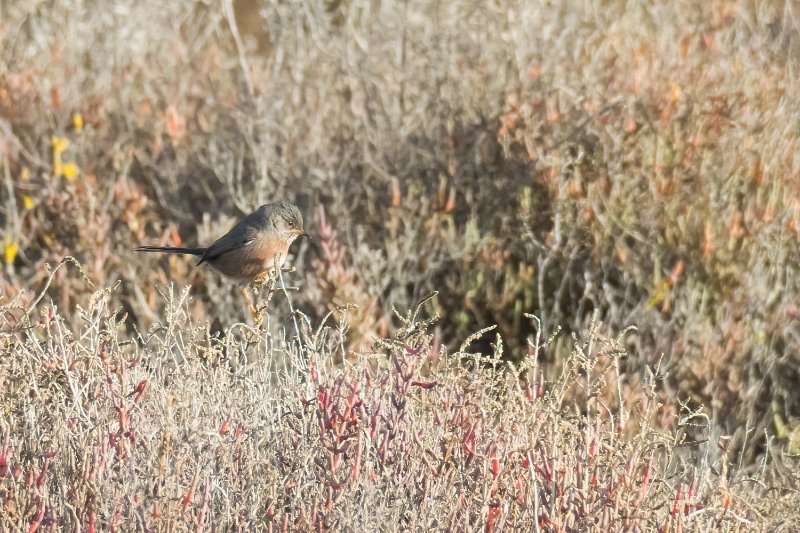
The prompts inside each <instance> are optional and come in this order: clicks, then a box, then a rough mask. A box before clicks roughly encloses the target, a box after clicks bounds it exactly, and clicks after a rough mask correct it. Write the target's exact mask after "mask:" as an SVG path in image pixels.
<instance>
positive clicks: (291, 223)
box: [286, 220, 294, 228]
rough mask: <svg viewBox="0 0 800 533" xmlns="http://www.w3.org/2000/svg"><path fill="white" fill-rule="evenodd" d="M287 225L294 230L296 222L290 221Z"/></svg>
mask: <svg viewBox="0 0 800 533" xmlns="http://www.w3.org/2000/svg"><path fill="white" fill-rule="evenodd" d="M286 225H287V226H289V227H290V228H293V227H294V222H292V221H291V220H289V221H288V222H286Z"/></svg>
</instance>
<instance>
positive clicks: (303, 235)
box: [298, 231, 311, 241]
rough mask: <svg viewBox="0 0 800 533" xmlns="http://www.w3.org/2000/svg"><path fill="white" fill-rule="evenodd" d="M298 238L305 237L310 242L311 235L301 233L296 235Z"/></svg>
mask: <svg viewBox="0 0 800 533" xmlns="http://www.w3.org/2000/svg"><path fill="white" fill-rule="evenodd" d="M298 237H306V238H308V240H309V241H310V240H311V235H309V234H308V233H306V232H305V231H304V232H303V233H301V234H300V235H298Z"/></svg>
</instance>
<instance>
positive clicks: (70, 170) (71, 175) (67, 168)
mask: <svg viewBox="0 0 800 533" xmlns="http://www.w3.org/2000/svg"><path fill="white" fill-rule="evenodd" d="M79 173H80V170H79V169H78V165H76V164H75V163H73V162H72V161H70V162H69V163H65V164H64V168H63V174H64V177H65V178H67V179H68V180H74V179H75V178H77V177H78V174H79Z"/></svg>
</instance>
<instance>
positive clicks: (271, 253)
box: [134, 202, 310, 286]
mask: <svg viewBox="0 0 800 533" xmlns="http://www.w3.org/2000/svg"><path fill="white" fill-rule="evenodd" d="M298 237H309V235H308V234H307V233H306V232H305V231H304V230H303V216H302V215H301V214H300V210H299V209H297V206H295V205H292V204H288V203H283V202H280V203H275V204H266V205H262V206H261V207H259V208H258V210H256V211H255V212H254V213H250V214H249V215H247V216H246V217H244V218H243V219H242V220H241V221H240V222H239V223H238V224H236V225H235V226H234V227H233V228H232V229H231V230H230V231H229V232H228V233H226V234H225V235H223V236H222V237H220V238H219V239H217V241H216V242H214V244H212V245H211V246H209V247H208V248H180V247H170V246H138V247H136V248H134V250H135V251H137V252H162V253H168V254H188V255H196V256H199V257H200V261H199V262H198V263H197V264H198V265H202V264H203V263H206V264H208V265H210V266H211V267H212V268H213V269H214V270H216V271H218V272H219V273H221V274H222V275H223V276H225V277H228V278H230V279H232V280H233V281H234V282H235V283H236V284H237V285H242V286H245V285H247V284H249V283H253V282H256V281H263V279H264V277H265V276H266V275H267V274H268V273H269V272H271V271H272V270H274V269H275V266H276V265H277V266H278V268H280V267H282V266H283V264H284V263H285V262H286V255H287V254H288V252H289V245H291V244H292V242H294V240H295V239H296V238H298ZM309 238H310V237H309Z"/></svg>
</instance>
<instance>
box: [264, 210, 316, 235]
mask: <svg viewBox="0 0 800 533" xmlns="http://www.w3.org/2000/svg"><path fill="white" fill-rule="evenodd" d="M259 210H260V211H263V213H264V218H265V221H266V227H267V228H268V229H269V230H270V231H277V232H278V233H279V234H280V235H281V236H282V237H283V238H284V239H285V240H286V241H287V242H288V243H289V244H291V243H292V242H293V241H294V240H295V239H296V238H298V237H309V238H310V236H309V235H308V233H306V232H305V230H304V229H303V215H301V214H300V210H299V209H298V208H297V206H296V205H293V204H287V203H283V202H281V203H277V204H266V205H262V206H261V207H260V208H259Z"/></svg>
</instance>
